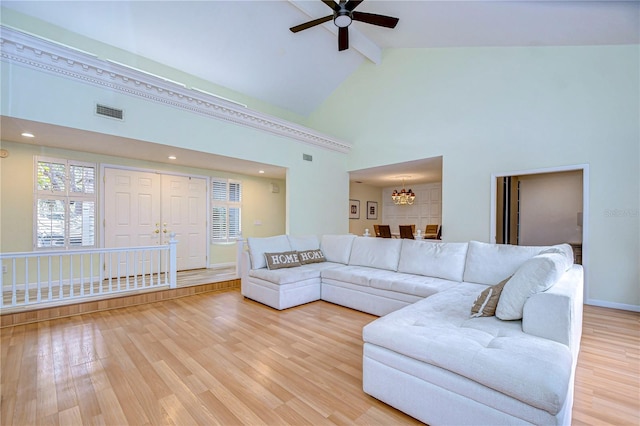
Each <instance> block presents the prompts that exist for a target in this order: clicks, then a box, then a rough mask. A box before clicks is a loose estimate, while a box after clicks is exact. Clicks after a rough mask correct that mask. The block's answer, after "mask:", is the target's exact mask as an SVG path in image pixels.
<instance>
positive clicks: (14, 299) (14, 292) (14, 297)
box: [11, 259, 18, 306]
mask: <svg viewBox="0 0 640 426" xmlns="http://www.w3.org/2000/svg"><path fill="white" fill-rule="evenodd" d="M11 271H13V279H12V280H11V281H12V284H11V304H12V305H14V306H15V305H16V303H17V302H18V295H17V291H18V290H17V288H16V279H17V277H16V259H13V262H12V263H11Z"/></svg>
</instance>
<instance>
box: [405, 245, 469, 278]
mask: <svg viewBox="0 0 640 426" xmlns="http://www.w3.org/2000/svg"><path fill="white" fill-rule="evenodd" d="M401 241H402V250H401V252H400V262H399V263H398V272H405V273H407V274H417V275H426V276H429V277H436V278H443V279H445V280H451V281H462V277H463V275H464V265H465V259H466V257H467V248H468V246H469V244H468V243H434V242H431V241H419V240H410V239H403V240H401Z"/></svg>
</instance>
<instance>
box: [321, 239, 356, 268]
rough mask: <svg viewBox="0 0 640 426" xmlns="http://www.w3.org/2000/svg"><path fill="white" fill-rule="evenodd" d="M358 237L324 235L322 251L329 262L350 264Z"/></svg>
mask: <svg viewBox="0 0 640 426" xmlns="http://www.w3.org/2000/svg"><path fill="white" fill-rule="evenodd" d="M355 238H356V236H355V235H351V234H345V235H323V236H322V239H321V240H320V249H321V250H322V253H323V254H324V257H325V258H326V259H327V262H335V263H342V264H344V265H346V264H347V263H349V256H350V255H351V245H352V244H353V240H355Z"/></svg>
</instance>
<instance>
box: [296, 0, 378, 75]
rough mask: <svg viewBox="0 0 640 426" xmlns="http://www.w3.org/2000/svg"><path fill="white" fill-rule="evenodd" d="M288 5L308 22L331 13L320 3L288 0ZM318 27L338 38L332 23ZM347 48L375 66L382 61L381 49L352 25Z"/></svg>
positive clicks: (336, 30)
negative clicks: (353, 50)
mask: <svg viewBox="0 0 640 426" xmlns="http://www.w3.org/2000/svg"><path fill="white" fill-rule="evenodd" d="M289 3H291V4H292V5H293V6H295V7H296V8H298V9H299V10H301V11H302V12H303V13H304V14H306V15H307V16H308V17H309V18H310V19H309V20H311V19H317V18H321V17H323V16H327V15H330V14H331V13H332V12H331V9H329V7H327V5H325V4H323V3H322V2H321V1H308V0H289ZM301 23H302V22H301ZM319 27H323V28H324V29H325V30H327V31H329V32H331V33H332V34H333V35H334V36H335V37H336V38H337V37H338V28H337V27H336V26H335V25H334V24H333V22H332V21H329V22H328V23H326V24H323V25H319ZM349 48H350V49H355V50H357V51H358V52H359V53H360V54H361V55H362V56H364V57H365V58H367V59H368V60H370V61H371V62H373V63H374V64H376V65H378V64H380V62H381V61H382V49H381V48H380V46H378V45H377V44H375V43H374V42H373V41H372V40H371V39H370V38H369V37H367V36H365V35H364V34H362V33H361V32H360V31H358V29H357V28H355V27H354V26H353V25H351V26H349Z"/></svg>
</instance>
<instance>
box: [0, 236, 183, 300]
mask: <svg viewBox="0 0 640 426" xmlns="http://www.w3.org/2000/svg"><path fill="white" fill-rule="evenodd" d="M176 244H177V241H176V240H175V239H174V235H172V236H171V239H170V241H169V244H167V245H163V246H145V247H122V248H102V249H85V250H67V251H60V250H50V251H35V252H23V253H0V263H1V264H2V274H0V288H1V289H2V297H1V298H0V308H9V307H20V306H32V305H37V304H43V303H52V302H66V301H70V300H74V299H86V298H91V299H100V298H104V297H105V296H107V295H111V294H116V293H126V292H131V291H138V290H145V289H151V288H160V287H168V288H175V287H176V277H177V270H176V269H177V267H176V265H177V260H176V253H177V250H176Z"/></svg>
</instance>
